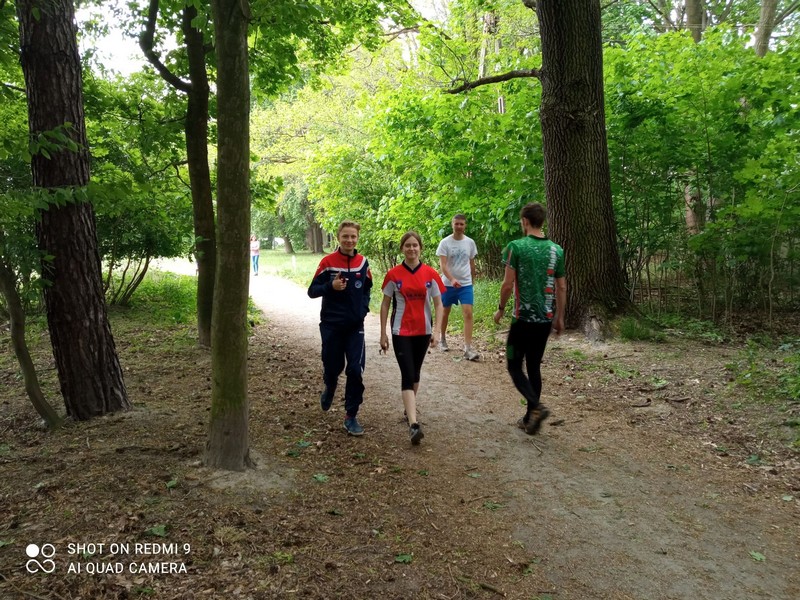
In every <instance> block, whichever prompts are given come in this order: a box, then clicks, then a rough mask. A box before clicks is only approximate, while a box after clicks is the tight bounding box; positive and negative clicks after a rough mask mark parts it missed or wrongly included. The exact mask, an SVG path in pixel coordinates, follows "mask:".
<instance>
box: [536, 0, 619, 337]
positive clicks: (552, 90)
mask: <svg viewBox="0 0 800 600" xmlns="http://www.w3.org/2000/svg"><path fill="white" fill-rule="evenodd" d="M536 6H537V9H536V13H537V16H538V19H539V26H540V30H541V37H542V69H541V76H540V80H541V83H542V104H541V110H540V120H541V125H542V150H543V155H544V174H545V193H546V196H547V207H548V213H549V218H548V221H549V233H550V235H551V237H552V239H553V240H554V241H556V242H557V243H558V244H560V245H561V246H562V247H563V248H564V251H565V255H566V266H567V285H568V298H567V312H566V323H567V326H568V327H579V326H580V327H582V328H583V329H584V331H585V333H586V334H587V335H589V336H590V337H600V336H602V335H603V333H604V329H605V327H604V324H605V317H606V316H607V314H609V313H614V312H616V311H619V310H621V309H622V308H624V307H625V306H627V294H626V290H625V276H624V273H623V270H622V266H621V263H620V258H619V250H618V248H617V232H616V223H615V221H614V213H613V206H612V201H611V176H610V171H609V164H608V145H607V140H606V128H605V108H604V102H603V54H602V42H601V37H600V32H601V30H600V3H599V1H598V0H589V1H586V0H540V1H539V2H537V3H536Z"/></svg>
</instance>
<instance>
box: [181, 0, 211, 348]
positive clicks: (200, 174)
mask: <svg viewBox="0 0 800 600" xmlns="http://www.w3.org/2000/svg"><path fill="white" fill-rule="evenodd" d="M196 16H197V9H196V8H195V7H194V6H191V5H190V6H187V7H186V8H184V10H183V35H184V39H185V42H186V50H187V53H188V56H189V79H190V80H191V87H190V88H189V91H188V93H187V111H186V127H185V133H186V158H187V161H188V164H189V184H190V186H191V188H192V207H193V214H194V234H195V239H196V240H197V251H196V258H197V343H198V344H200V345H201V346H206V347H208V346H210V345H211V318H212V314H213V306H214V277H215V271H216V264H217V248H216V245H217V244H216V237H217V234H216V231H215V223H214V202H213V198H212V194H211V173H210V172H209V168H208V96H209V87H208V73H207V71H206V49H205V47H204V43H203V32H202V31H200V30H199V29H196V28H195V27H193V26H192V19H194V18H195V17H196Z"/></svg>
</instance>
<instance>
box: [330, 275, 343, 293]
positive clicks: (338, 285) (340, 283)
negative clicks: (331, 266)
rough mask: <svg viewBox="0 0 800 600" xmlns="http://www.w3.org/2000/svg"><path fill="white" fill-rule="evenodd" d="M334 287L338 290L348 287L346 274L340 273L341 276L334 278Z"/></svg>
mask: <svg viewBox="0 0 800 600" xmlns="http://www.w3.org/2000/svg"><path fill="white" fill-rule="evenodd" d="M332 285H333V289H334V290H336V291H337V292H341V291H342V290H343V289H344V288H346V287H347V279H346V278H345V276H344V275H342V274H341V273H339V276H338V277H337V278H336V279H334V280H333V284H332Z"/></svg>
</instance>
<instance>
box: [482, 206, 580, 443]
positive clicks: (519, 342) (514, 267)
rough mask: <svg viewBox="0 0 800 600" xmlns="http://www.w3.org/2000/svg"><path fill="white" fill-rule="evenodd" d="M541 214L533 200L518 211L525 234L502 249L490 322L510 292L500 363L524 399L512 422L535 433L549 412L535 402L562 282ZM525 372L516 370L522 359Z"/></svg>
mask: <svg viewBox="0 0 800 600" xmlns="http://www.w3.org/2000/svg"><path fill="white" fill-rule="evenodd" d="M546 216H547V213H546V212H545V209H544V207H543V206H542V205H541V204H538V203H531V204H526V205H525V206H524V207H523V209H522V210H521V211H520V222H521V224H522V229H523V231H524V232H525V237H524V238H522V239H519V240H514V241H513V242H511V243H510V244H508V246H506V247H505V249H504V250H503V264H504V265H505V277H504V279H503V284H502V286H501V287H500V304H499V305H498V307H497V312H495V313H494V322H495V323H499V322H500V319H502V318H503V315H504V314H505V309H506V303H507V302H508V299H509V298H510V297H511V294H512V293H513V294H514V313H513V315H512V318H511V329H509V331H508V340H507V341H506V362H507V364H508V372H509V374H510V375H511V380H512V381H513V382H514V386H516V388H517V390H519V393H520V394H522V395H523V396H524V397H525V400H527V402H528V408H527V410H526V411H525V416H524V417H522V418H521V419H520V420H519V421H518V422H517V425H518V426H519V428H520V429H524V430H525V433H527V434H529V435H533V434H535V433H537V432H538V431H539V428H540V427H541V426H542V421H544V420H545V419H546V418H547V417H548V416H549V415H550V411H549V410H547V407H546V406H544V405H543V404H541V403H540V402H539V398H540V396H541V394H542V372H541V363H542V356H544V349H545V346H546V345H547V338H548V337H549V336H550V331H551V330H552V331H554V332H555V334H556V335H558V334H560V333H561V332H562V331H564V312H565V310H566V304H567V280H566V277H565V271H564V250H563V248H561V246H559V245H558V244H556V243H555V242H552V241H551V240H549V239H547V237H546V236H545V235H544V234H543V233H542V226H543V225H544V221H545V218H546ZM523 360H524V361H525V367H526V370H527V372H528V374H527V375H526V374H525V372H523V370H522V362H523Z"/></svg>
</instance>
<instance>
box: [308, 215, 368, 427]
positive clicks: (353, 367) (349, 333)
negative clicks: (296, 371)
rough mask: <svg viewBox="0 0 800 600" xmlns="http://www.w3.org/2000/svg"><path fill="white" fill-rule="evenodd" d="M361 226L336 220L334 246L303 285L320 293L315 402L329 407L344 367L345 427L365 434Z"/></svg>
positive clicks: (364, 270)
mask: <svg viewBox="0 0 800 600" xmlns="http://www.w3.org/2000/svg"><path fill="white" fill-rule="evenodd" d="M360 231H361V226H360V225H359V224H358V223H354V222H353V221H342V222H341V224H340V225H339V230H338V232H337V234H336V238H337V239H338V240H339V247H338V248H337V249H336V250H334V251H333V252H331V253H330V254H328V255H327V256H325V257H324V258H323V259H322V260H321V261H320V263H319V266H318V267H317V272H316V273H315V274H314V279H313V280H312V281H311V285H310V286H308V295H309V297H311V298H319V297H320V296H321V297H322V309H321V310H320V323H319V331H320V334H321V335H322V369H323V373H322V380H323V382H324V384H325V387H324V389H323V390H322V394H321V395H320V398H319V403H320V406H322V410H325V411H327V410H328V409H330V407H331V404H332V403H333V398H334V395H335V394H336V386H337V385H338V383H339V375H340V374H341V373H342V370H344V371H345V376H346V377H347V382H346V384H345V388H344V409H345V418H344V428H345V429H346V430H347V433H349V434H350V435H363V434H364V428H363V427H362V426H361V425H360V424H359V422H358V420H357V419H356V415H357V414H358V409H359V407H360V406H361V402H362V401H363V399H364V383H363V381H362V380H363V376H364V366H365V363H366V360H365V359H366V354H365V348H364V317H366V316H367V313H368V312H369V294H370V291H371V290H372V273H371V272H370V269H369V263H368V262H367V259H366V258H365V257H364V256H362V255H361V254H359V253H358V251H357V250H356V243H357V242H358V234H359V232H360ZM345 362H346V364H347V367H346V368H345Z"/></svg>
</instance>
